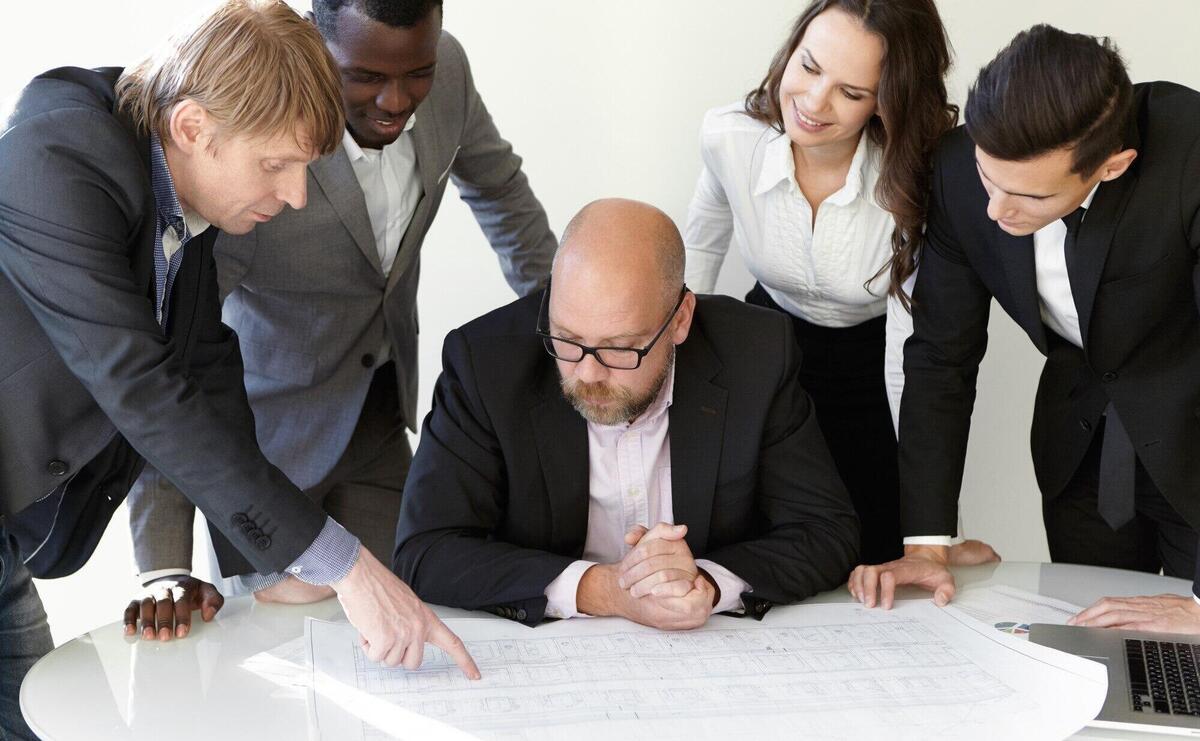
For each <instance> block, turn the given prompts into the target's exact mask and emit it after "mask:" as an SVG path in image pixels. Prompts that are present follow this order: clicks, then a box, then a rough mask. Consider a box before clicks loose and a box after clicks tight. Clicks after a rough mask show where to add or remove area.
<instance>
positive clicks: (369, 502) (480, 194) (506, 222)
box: [126, 0, 557, 638]
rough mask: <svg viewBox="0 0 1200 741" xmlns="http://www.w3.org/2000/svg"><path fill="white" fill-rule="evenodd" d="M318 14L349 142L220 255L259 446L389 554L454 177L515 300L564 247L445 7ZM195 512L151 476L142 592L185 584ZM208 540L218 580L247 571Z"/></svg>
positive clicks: (264, 580) (137, 525) (130, 614)
mask: <svg viewBox="0 0 1200 741" xmlns="http://www.w3.org/2000/svg"><path fill="white" fill-rule="evenodd" d="M313 9H314V15H313V17H312V20H313V21H314V22H315V23H316V24H317V27H318V28H319V29H320V31H321V33H322V35H323V36H324V38H325V40H326V45H327V46H328V48H329V50H330V52H332V54H333V56H334V59H335V60H336V61H337V63H338V65H339V67H340V69H341V73H342V85H343V101H344V104H345V112H346V117H347V130H346V134H345V137H344V139H343V144H342V147H340V148H339V149H338V150H337V151H336V152H334V154H332V155H330V156H328V157H325V158H323V159H321V160H319V161H317V162H315V163H313V164H312V165H311V166H310V168H309V175H308V180H309V193H310V198H309V202H308V207H307V208H306V209H304V210H303V211H297V212H290V213H287V214H283V215H281V216H280V217H279V218H277V219H275V220H274V221H272V222H271V223H270V224H266V225H263V226H261V227H260V228H259V229H257V230H256V231H255V232H254V233H253V234H250V235H246V236H241V237H230V236H223V237H222V238H221V239H220V240H219V241H218V242H217V245H216V247H215V256H216V261H217V267H218V273H219V282H220V286H221V292H222V296H223V297H224V311H223V317H224V320H225V322H226V323H227V324H229V325H230V326H231V327H232V328H233V329H234V330H236V332H237V335H238V338H239V342H240V345H241V351H242V356H243V358H244V361H245V366H246V375H245V381H246V390H247V393H248V395H249V399H250V404H251V407H252V409H253V411H254V416H255V421H256V425H257V435H258V440H259V443H260V445H261V447H262V449H263V451H264V452H265V453H266V455H267V457H268V458H269V459H270V460H271V461H272V463H274V464H275V465H277V466H279V468H280V469H281V470H283V471H284V472H285V473H286V474H287V475H288V477H289V478H291V479H292V481H294V482H296V483H297V484H298V485H299V486H300V487H301V488H302V489H304V490H305V492H306V493H307V494H308V495H309V496H310V497H312V498H313V499H314V500H316V501H317V502H319V503H320V504H321V505H322V506H323V507H324V509H325V511H326V512H328V513H329V514H330V515H332V516H333V517H334V519H336V520H337V521H338V522H340V523H341V524H343V525H344V526H346V527H347V528H348V529H349V530H350V531H351V532H352V533H354V534H355V535H357V536H358V537H359V538H360V539H361V540H362V542H363V544H364V545H365V546H366V547H367V548H368V549H369V550H371V551H372V552H373V553H375V555H377V556H378V557H379V558H381V559H383V558H385V557H386V556H387V555H389V554H390V553H391V551H392V548H393V542H394V538H395V526H396V520H397V515H398V512H399V508H400V498H401V491H402V489H403V485H404V479H405V476H406V475H407V471H408V465H409V461H410V460H411V457H412V452H411V450H410V448H409V444H408V439H407V435H406V432H405V428H406V427H407V428H409V429H414V428H415V424H416V421H417V420H416V396H417V311H416V295H417V279H418V273H419V269H420V256H419V253H420V248H421V243H422V241H423V239H424V237H425V234H426V232H427V231H428V229H429V226H430V224H431V223H432V221H433V218H434V215H435V214H436V213H437V209H438V205H439V204H440V202H441V199H442V195H443V193H444V192H445V188H446V183H447V180H453V181H454V183H455V185H456V186H457V187H458V189H459V193H460V195H461V197H462V198H463V199H464V200H465V201H466V202H467V203H468V204H469V205H470V207H471V209H472V210H473V212H474V214H475V218H476V220H477V221H478V222H479V224H480V226H481V227H482V229H483V231H484V233H485V234H486V235H487V238H488V241H489V242H490V243H491V245H492V248H493V249H494V250H495V251H496V253H497V255H498V256H499V258H500V262H501V266H502V269H503V270H504V274H505V277H506V278H507V280H508V283H509V285H510V286H511V287H512V288H513V290H514V291H516V292H517V293H518V294H519V295H526V294H529V293H531V292H533V291H535V290H537V289H539V288H540V287H541V286H542V285H544V283H545V280H546V277H547V275H548V274H549V270H550V263H551V260H552V258H553V253H554V250H555V248H556V246H557V242H556V240H555V238H554V235H553V234H552V233H551V231H550V228H549V225H548V223H547V219H546V215H545V212H544V211H543V209H542V207H541V205H540V204H539V203H538V201H537V199H536V198H535V197H534V195H533V192H532V191H531V190H530V187H529V184H528V181H527V180H526V178H525V176H524V174H523V173H522V172H521V160H520V158H518V157H517V156H516V155H515V154H513V151H512V148H511V146H510V145H509V144H508V142H506V141H505V140H504V139H502V138H501V137H500V134H499V132H498V131H497V130H496V127H495V126H494V125H493V123H492V120H491V117H490V116H489V115H488V112H487V109H486V108H485V106H484V104H483V101H482V100H481V99H480V97H479V94H478V92H477V91H476V90H475V86H474V82H473V80H472V77H471V71H470V68H469V66H468V64H467V59H466V56H465V55H464V53H463V50H462V47H461V46H460V45H459V43H458V42H457V41H456V40H455V39H454V38H453V37H451V36H450V35H449V34H446V33H443V32H442V9H441V2H440V0H315V2H314V3H313ZM435 70H436V73H435ZM193 511H194V510H193V508H192V506H191V504H190V503H189V502H188V501H187V500H186V499H185V498H184V497H183V496H182V495H180V494H179V493H178V492H177V491H176V490H175V489H174V487H173V486H172V485H171V484H170V483H169V482H168V481H167V480H166V479H165V478H163V477H162V476H161V475H159V474H157V473H156V472H149V473H147V474H144V475H143V477H142V479H141V481H140V485H139V486H138V487H136V488H135V490H134V492H133V493H132V494H131V497H130V519H131V526H132V530H133V535H134V542H135V552H136V556H137V561H138V566H139V569H140V570H141V573H142V580H143V582H144V583H150V582H153V581H155V580H157V579H164V578H172V577H176V576H178V575H181V574H186V573H188V566H189V565H190V559H191V537H190V535H191V522H192V513H193ZM212 537H213V545H214V548H215V550H216V555H217V558H218V561H219V563H220V567H221V571H222V573H223V574H225V575H232V574H248V572H253V571H254V569H253V567H252V566H251V565H250V564H249V563H248V562H247V561H245V560H244V559H243V558H242V557H241V556H240V555H239V554H238V552H237V551H236V550H235V549H233V548H232V547H230V544H229V543H228V542H227V541H226V540H225V539H224V538H223V537H222V536H221V534H220V533H219V532H215V531H213V532H212ZM241 585H242V586H243V587H244V588H246V589H249V590H254V591H256V593H257V594H258V596H259V598H260V599H266V600H281V601H310V600H314V599H320V598H323V597H325V596H330V595H331V594H332V592H330V591H329V590H328V589H327V588H324V587H310V586H308V585H306V584H304V583H303V582H301V581H299V580H297V579H294V578H287V577H286V575H283V574H253V573H251V574H248V575H247V576H243V578H242V580H241ZM134 607H135V605H131V609H130V610H129V611H127V618H126V620H127V622H130V621H132V620H135V619H136V613H137V610H135V609H133V608H134ZM143 635H146V636H147V637H149V636H152V635H154V632H153V630H149V631H146V630H144V631H143ZM171 635H172V632H171V631H169V630H162V631H160V633H159V636H160V637H162V638H169V637H170V636H171Z"/></svg>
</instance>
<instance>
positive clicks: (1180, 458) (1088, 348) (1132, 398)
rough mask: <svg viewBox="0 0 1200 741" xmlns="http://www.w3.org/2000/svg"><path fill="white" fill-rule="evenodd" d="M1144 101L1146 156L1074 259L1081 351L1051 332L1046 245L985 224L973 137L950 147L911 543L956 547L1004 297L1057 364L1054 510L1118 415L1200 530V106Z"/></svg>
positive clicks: (1157, 97)
mask: <svg viewBox="0 0 1200 741" xmlns="http://www.w3.org/2000/svg"><path fill="white" fill-rule="evenodd" d="M1134 96H1135V97H1134V108H1135V111H1136V122H1135V124H1134V126H1133V129H1132V130H1131V131H1130V132H1128V134H1127V140H1126V143H1127V146H1129V147H1133V148H1135V149H1137V151H1138V157H1137V159H1136V160H1135V161H1134V163H1133V165H1132V167H1131V168H1130V169H1129V170H1128V171H1127V172H1126V173H1125V174H1124V175H1122V176H1121V177H1119V178H1117V179H1116V180H1113V181H1110V182H1106V183H1102V184H1101V185H1100V187H1099V189H1098V190H1097V191H1096V195H1095V198H1094V199H1093V201H1092V204H1091V207H1090V208H1089V209H1088V212H1087V217H1086V218H1085V219H1084V221H1083V224H1082V227H1081V229H1080V232H1079V236H1078V239H1077V244H1076V249H1075V250H1074V251H1073V252H1072V253H1071V254H1069V255H1068V256H1067V272H1068V274H1069V276H1070V280H1071V288H1072V293H1073V295H1074V298H1075V305H1076V307H1077V309H1078V311H1079V323H1080V330H1081V333H1082V336H1083V341H1084V347H1083V349H1082V350H1080V349H1079V348H1077V347H1075V346H1074V345H1072V344H1070V343H1068V342H1067V341H1066V340H1064V339H1062V338H1061V337H1059V336H1058V335H1056V334H1055V333H1054V332H1052V331H1051V330H1049V329H1048V328H1046V327H1045V325H1044V324H1043V323H1042V320H1041V316H1040V313H1039V308H1038V297H1037V285H1036V282H1035V278H1034V253H1033V237H1032V236H1030V237H1020V238H1019V237H1012V236H1010V235H1008V234H1006V233H1005V232H1003V231H1002V230H1001V229H1000V227H999V226H997V225H996V224H995V223H993V222H992V221H991V220H990V219H988V217H987V213H986V209H987V194H986V193H985V192H984V190H983V186H982V185H981V183H980V181H979V176H978V174H977V172H976V167H975V149H974V144H973V142H972V141H971V139H970V137H968V136H967V133H966V131H965V129H963V128H961V127H960V128H959V129H956V130H955V131H953V132H951V133H950V134H949V135H948V136H947V137H946V140H945V141H944V143H943V144H942V146H941V148H940V151H939V152H938V155H937V158H936V161H935V166H934V179H933V182H934V190H933V194H932V204H931V209H930V214H929V223H928V228H927V235H926V236H927V238H928V239H927V242H926V245H925V248H924V251H923V253H922V255H921V265H920V273H919V275H918V276H917V281H916V287H915V289H914V292H913V298H914V300H915V308H914V311H913V325H914V332H913V336H912V337H911V338H910V339H909V340H908V342H907V344H906V345H905V351H904V372H905V387H904V397H903V401H902V404H901V413H900V476H901V490H902V498H901V514H902V517H901V519H902V527H903V531H904V533H905V534H906V535H929V534H950V533H953V532H955V528H956V518H957V501H958V492H959V487H960V486H961V484H962V472H963V461H964V457H965V454H966V447H967V432H968V429H969V427H970V420H971V410H972V407H973V405H974V401H975V378H976V374H977V371H978V368H979V361H980V359H981V358H982V357H983V353H984V349H985V347H986V345H987V322H988V310H989V307H990V304H991V300H992V298H993V297H994V298H995V299H996V301H997V302H998V303H999V304H1000V306H1001V307H1002V308H1003V309H1004V310H1005V311H1006V312H1008V314H1009V315H1010V316H1011V317H1012V318H1013V319H1014V320H1015V321H1016V322H1017V324H1019V325H1020V326H1021V328H1022V329H1023V330H1024V331H1025V333H1026V334H1027V335H1028V336H1029V338H1030V339H1031V340H1032V341H1033V343H1034V344H1035V345H1036V346H1037V348H1038V349H1039V350H1040V351H1041V352H1042V353H1043V354H1044V355H1045V356H1046V365H1045V368H1044V369H1043V371H1042V377H1041V381H1040V382H1039V385H1038V391H1037V399H1036V402H1035V407H1034V419H1033V431H1032V435H1031V447H1032V451H1033V463H1034V470H1035V472H1036V474H1037V480H1038V485H1039V487H1040V488H1041V490H1042V494H1043V496H1044V497H1045V498H1047V499H1051V498H1053V497H1055V496H1057V495H1058V494H1059V493H1060V492H1061V491H1062V489H1063V488H1064V487H1065V486H1066V484H1067V482H1068V481H1069V480H1070V478H1071V476H1072V474H1073V473H1074V472H1075V470H1076V468H1078V466H1079V463H1080V461H1081V460H1082V458H1083V455H1084V453H1085V452H1086V451H1087V448H1088V445H1089V444H1090V442H1091V438H1092V431H1093V430H1094V429H1096V426H1097V424H1098V422H1099V420H1100V417H1101V414H1102V413H1103V411H1104V409H1105V407H1106V406H1107V405H1108V403H1109V402H1110V401H1111V402H1112V404H1113V405H1114V407H1115V408H1116V410H1117V412H1118V413H1119V414H1120V417H1121V421H1122V422H1123V423H1124V425H1125V428H1126V429H1127V431H1128V432H1129V436H1130V439H1131V440H1132V442H1133V445H1134V448H1135V449H1136V451H1137V455H1138V458H1139V459H1140V460H1141V462H1142V464H1143V465H1144V466H1145V468H1146V470H1147V471H1148V472H1149V474H1150V476H1151V478H1152V479H1153V481H1154V483H1155V484H1156V485H1157V486H1158V488H1159V490H1160V491H1162V493H1163V495H1164V496H1165V497H1166V498H1167V499H1168V501H1170V502H1171V504H1172V505H1174V507H1175V508H1176V509H1177V510H1178V511H1179V513H1180V514H1181V515H1182V516H1183V517H1184V518H1185V519H1186V520H1187V521H1188V522H1189V523H1190V524H1191V525H1192V526H1193V527H1200V312H1198V309H1197V306H1198V305H1200V261H1198V260H1200V94H1198V93H1196V92H1195V91H1193V90H1189V89H1187V88H1184V87H1181V86H1179V85H1174V84H1171V83H1164V82H1155V83H1148V84H1142V85H1137V86H1135V93H1134Z"/></svg>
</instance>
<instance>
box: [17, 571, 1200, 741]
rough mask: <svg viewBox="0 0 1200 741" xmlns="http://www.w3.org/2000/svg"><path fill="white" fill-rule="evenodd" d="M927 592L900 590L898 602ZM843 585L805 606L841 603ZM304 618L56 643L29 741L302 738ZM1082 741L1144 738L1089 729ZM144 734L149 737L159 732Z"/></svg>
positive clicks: (1110, 580) (284, 616)
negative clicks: (299, 644) (293, 650)
mask: <svg viewBox="0 0 1200 741" xmlns="http://www.w3.org/2000/svg"><path fill="white" fill-rule="evenodd" d="M955 571H956V576H957V579H958V583H959V586H960V588H962V587H966V586H970V585H989V584H997V585H999V584H1004V585H1008V586H1012V587H1017V588H1019V589H1024V590H1027V591H1030V592H1036V593H1038V594H1043V595H1046V596H1049V597H1055V598H1057V599H1062V600H1066V601H1068V602H1073V603H1075V604H1078V605H1083V606H1086V605H1089V604H1091V603H1092V602H1093V601H1095V600H1096V599H1098V598H1099V597H1101V596H1104V595H1114V596H1133V595H1138V594H1158V593H1162V592H1174V593H1178V594H1188V593H1190V589H1191V585H1190V584H1189V583H1188V582H1186V581H1184V580H1182V579H1171V578H1167V577H1162V576H1154V575H1147V574H1139V573H1134V572H1128V571H1118V570H1114V569H1100V568H1094V567H1087V566H1071V565H1062V564H1035V563H1004V564H991V565H986V566H977V567H971V568H964V569H956V570H955ZM925 594H927V593H924V592H920V591H908V592H903V593H902V594H901V595H900V596H902V597H918V596H922V595H925ZM849 599H850V596H849V594H848V593H847V592H846V591H845V589H838V590H833V591H831V592H827V593H825V594H821V595H818V596H817V597H814V598H813V600H812V601H814V602H837V601H849ZM436 610H437V612H438V614H439V615H441V616H442V617H444V618H474V619H479V620H502V618H498V617H495V616H492V615H490V614H487V613H480V612H467V611H464V610H456V609H451V608H442V607H438V608H436ZM308 616H312V617H316V618H320V619H324V620H341V619H344V617H343V614H342V610H341V606H340V605H339V604H338V602H337V601H336V600H332V599H331V600H327V601H325V602H322V603H318V604H315V605H301V606H284V605H262V604H258V603H256V602H255V601H254V600H253V599H251V598H248V597H244V598H236V599H231V600H229V601H228V602H227V603H226V605H225V608H224V609H223V610H222V611H221V612H220V613H219V614H218V616H217V618H216V619H215V620H214V621H213V622H212V623H209V624H204V623H201V622H199V620H198V617H197V622H196V623H195V624H194V625H193V628H192V634H191V635H190V636H189V637H188V638H186V639H184V640H172V641H169V642H166V643H159V642H157V641H142V640H138V639H136V638H129V637H126V636H124V635H123V633H122V627H121V624H120V623H119V622H115V623H112V624H110V625H106V626H104V627H102V628H98V629H96V630H93V631H91V632H90V633H88V634H86V635H84V636H81V637H79V638H76V639H75V640H73V641H70V642H68V643H65V644H63V645H62V646H60V647H58V648H57V649H55V650H54V651H53V652H52V653H51V654H49V655H48V656H46V657H45V658H43V659H42V660H41V661H40V662H38V664H37V665H36V666H34V668H33V669H32V670H31V671H30V672H29V675H28V676H27V677H26V679H25V682H24V684H23V685H22V687H21V709H22V711H23V713H24V715H25V718H26V720H27V721H28V722H29V725H30V727H31V728H33V730H34V731H35V732H36V733H38V735H39V736H41V737H43V738H46V739H51V740H52V741H73V740H75V739H88V740H89V741H90V740H92V739H96V740H100V739H103V740H108V739H114V740H115V739H133V738H140V739H144V738H147V737H149V736H148V735H147V734H149V733H154V734H165V737H168V738H170V739H171V741H190V740H191V739H197V740H201V739H202V740H203V741H213V739H220V740H222V741H226V740H232V739H299V738H308V737H309V736H310V732H311V730H312V721H311V719H310V714H311V708H310V707H309V702H310V701H309V699H308V693H307V691H306V690H305V689H304V688H303V687H301V686H298V685H297V684H296V682H295V675H296V674H297V670H298V669H302V668H303V667H302V666H297V665H296V664H297V662H301V663H302V662H303V658H302V657H297V656H293V655H290V654H289V652H288V647H289V644H292V646H293V647H294V646H295V645H296V644H295V641H296V640H297V639H299V638H301V637H302V636H303V635H304V621H305V618H306V617H308ZM1085 735H1086V736H1088V737H1090V738H1098V737H1104V738H1142V739H1144V738H1146V735H1145V734H1137V735H1123V734H1120V733H1111V732H1106V733H1105V734H1104V735H1103V736H1101V735H1100V734H1098V733H1096V732H1095V731H1088V732H1086V734H1085ZM154 737H158V736H157V735H156V736H154Z"/></svg>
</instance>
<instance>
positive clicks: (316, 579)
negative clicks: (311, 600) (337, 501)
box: [260, 517, 361, 589]
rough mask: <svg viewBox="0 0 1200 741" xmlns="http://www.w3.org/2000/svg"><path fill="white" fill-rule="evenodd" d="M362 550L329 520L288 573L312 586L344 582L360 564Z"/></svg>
mask: <svg viewBox="0 0 1200 741" xmlns="http://www.w3.org/2000/svg"><path fill="white" fill-rule="evenodd" d="M360 547H361V546H360V544H359V542H358V538H356V537H354V536H353V535H351V534H350V532H349V531H348V530H346V528H344V527H342V526H341V525H339V524H338V523H337V521H335V520H334V519H333V518H332V517H327V518H326V519H325V527H323V528H321V532H320V534H319V535H317V539H316V540H314V541H313V542H312V545H310V546H309V547H308V549H307V550H305V551H304V553H301V554H300V558H297V559H296V560H295V561H293V562H292V565H291V566H288V568H287V572H288V573H289V574H291V575H292V576H294V577H296V578H297V579H299V580H300V581H302V582H305V583H306V584H312V585H313V586H324V585H326V584H332V583H334V582H336V581H341V580H342V579H345V578H346V575H347V574H349V573H350V569H352V568H354V564H355V563H357V562H358V550H359V548H360ZM261 588H262V587H260V589H261Z"/></svg>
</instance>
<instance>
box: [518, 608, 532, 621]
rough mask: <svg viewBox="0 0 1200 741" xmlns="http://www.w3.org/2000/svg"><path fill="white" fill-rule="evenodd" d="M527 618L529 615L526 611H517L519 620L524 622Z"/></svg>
mask: <svg viewBox="0 0 1200 741" xmlns="http://www.w3.org/2000/svg"><path fill="white" fill-rule="evenodd" d="M527 617H529V613H527V612H525V611H524V610H517V620H524V619H525V618H527Z"/></svg>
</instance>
